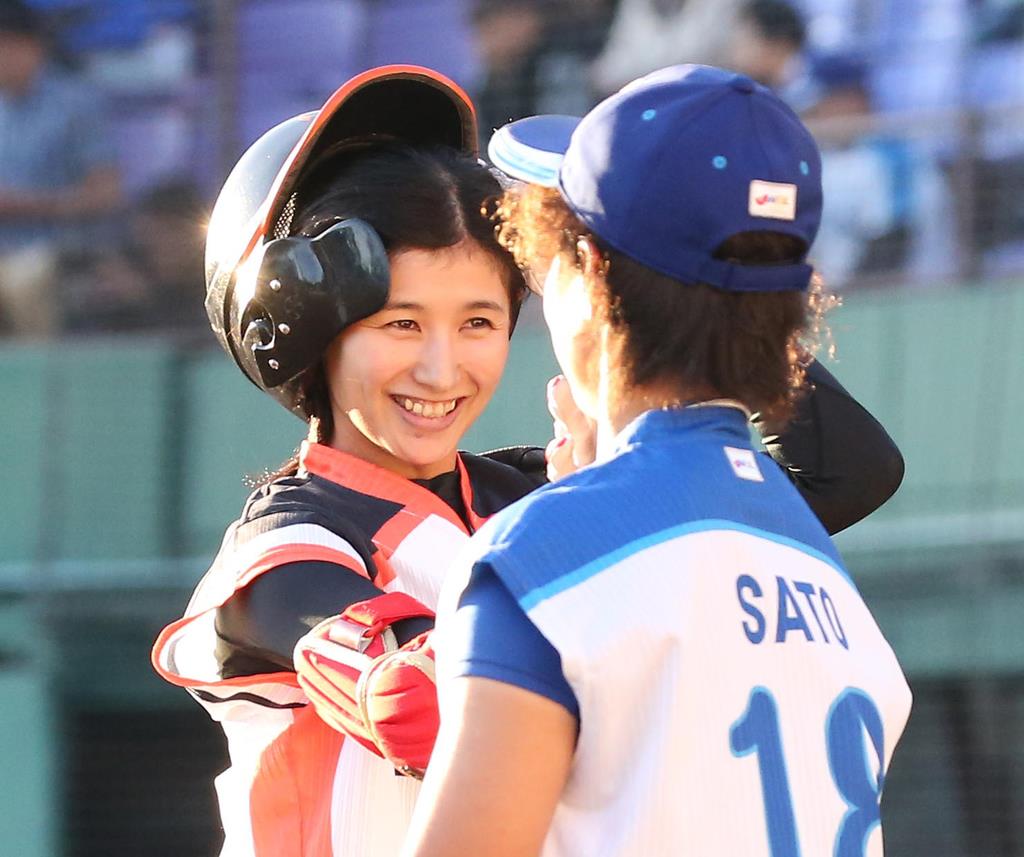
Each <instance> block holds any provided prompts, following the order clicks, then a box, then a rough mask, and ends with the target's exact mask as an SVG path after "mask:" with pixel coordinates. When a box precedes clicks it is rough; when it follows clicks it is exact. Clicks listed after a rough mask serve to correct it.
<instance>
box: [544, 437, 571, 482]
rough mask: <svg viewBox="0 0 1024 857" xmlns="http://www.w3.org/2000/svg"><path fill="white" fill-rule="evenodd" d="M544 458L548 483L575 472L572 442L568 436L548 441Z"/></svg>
mask: <svg viewBox="0 0 1024 857" xmlns="http://www.w3.org/2000/svg"><path fill="white" fill-rule="evenodd" d="M544 458H545V459H546V460H547V477H548V481H549V482H556V481H558V480H559V479H561V478H562V477H563V476H568V475H569V474H570V473H575V472H576V463H575V461H574V459H573V442H572V438H571V437H569V436H568V435H567V436H565V437H556V438H553V439H552V440H551V441H549V443H548V445H547V447H546V448H545V450H544Z"/></svg>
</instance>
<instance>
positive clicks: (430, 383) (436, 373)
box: [413, 336, 459, 390]
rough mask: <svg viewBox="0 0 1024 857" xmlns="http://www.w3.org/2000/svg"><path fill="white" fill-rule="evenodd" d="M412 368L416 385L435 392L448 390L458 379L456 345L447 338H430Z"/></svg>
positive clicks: (425, 342)
mask: <svg viewBox="0 0 1024 857" xmlns="http://www.w3.org/2000/svg"><path fill="white" fill-rule="evenodd" d="M418 356H419V359H418V360H417V361H416V365H415V367H414V368H413V378H414V379H415V380H416V382H417V383H419V384H423V385H424V386H426V387H432V388H434V389H436V390H450V389H451V388H452V387H454V386H455V383H456V381H457V380H458V377H459V356H458V349H457V347H456V344H455V343H454V342H453V341H452V340H451V338H450V337H448V336H432V337H430V338H428V339H427V340H425V341H424V343H423V348H422V349H421V350H420V353H419V355H418Z"/></svg>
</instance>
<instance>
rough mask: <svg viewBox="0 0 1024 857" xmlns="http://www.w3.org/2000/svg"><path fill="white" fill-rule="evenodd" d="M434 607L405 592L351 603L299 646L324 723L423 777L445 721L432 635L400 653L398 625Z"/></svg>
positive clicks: (302, 674) (306, 684) (302, 678)
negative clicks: (439, 700) (439, 708)
mask: <svg viewBox="0 0 1024 857" xmlns="http://www.w3.org/2000/svg"><path fill="white" fill-rule="evenodd" d="M433 615H434V613H433V611H432V610H430V609H429V608H428V607H425V606H424V605H423V604H421V603H420V602H418V601H417V600H416V599H415V598H412V597H410V596H408V595H406V594H404V593H401V592H391V593H387V594H385V595H379V596H377V597H376V598H370V599H369V600H367V601H360V602H358V603H356V604H353V605H351V606H350V607H348V609H346V610H345V612H344V613H342V614H341V615H339V616H332V617H331V618H329V619H325V620H324V621H323V622H321V623H320V624H319V625H317V626H316V627H315V628H313V629H312V630H310V631H309V632H308V633H307V634H306V635H305V636H303V637H302V638H301V639H300V640H299V642H298V643H297V644H296V645H295V653H294V661H295V671H296V672H297V673H298V678H299V684H300V685H301V686H302V688H303V690H305V692H306V695H307V696H308V697H309V699H310V702H312V703H313V705H314V707H315V708H316V711H317V713H318V714H319V715H320V717H321V718H322V719H323V720H324V721H325V722H326V723H328V724H329V725H330V726H332V727H333V728H335V729H337V730H339V731H341V732H344V733H345V734H346V735H349V736H350V737H352V738H353V739H355V740H356V741H358V742H359V743H360V744H362V745H363V746H364V747H366V748H367V749H368V750H370V751H371V752H373V753H376V754H377V755H378V756H382V757H383V758H385V759H387V760H388V761H389V762H391V764H393V765H394V766H395V768H397V769H398V770H399V771H401V772H402V773H404V774H408V775H410V776H418V777H419V776H422V775H423V772H424V771H425V770H426V767H427V762H428V761H429V760H430V754H431V752H433V749H434V741H435V739H436V738H437V729H438V724H439V716H438V711H437V688H436V686H435V684H434V651H433V648H432V647H431V645H430V635H431V632H430V631H426V632H424V633H422V634H420V635H419V636H418V637H415V638H414V639H412V640H410V641H409V642H408V643H406V644H405V645H404V646H401V647H399V645H398V642H397V640H396V639H395V635H394V632H393V631H392V630H391V626H392V625H393V624H394V623H395V622H398V621H400V620H402V619H410V618H412V617H416V616H428V617H433Z"/></svg>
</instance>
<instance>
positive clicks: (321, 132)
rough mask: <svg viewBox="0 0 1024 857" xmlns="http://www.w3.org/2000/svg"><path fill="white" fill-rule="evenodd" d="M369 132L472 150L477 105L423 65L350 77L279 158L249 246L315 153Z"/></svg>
mask: <svg viewBox="0 0 1024 857" xmlns="http://www.w3.org/2000/svg"><path fill="white" fill-rule="evenodd" d="M374 138H379V139H381V140H403V141H406V142H409V143H413V144H415V145H426V146H429V145H444V146H451V147H453V148H455V149H459V150H460V151H464V152H466V153H468V154H471V155H476V154H477V147H478V144H477V126H476V111H475V110H474V108H473V102H472V101H471V100H470V98H469V96H468V95H467V94H466V93H465V92H464V91H463V90H462V88H461V87H460V86H459V85H458V84H456V83H455V82H454V81H452V80H449V79H448V78H447V77H445V76H444V75H443V74H440V73H439V72H436V71H434V70H432V69H429V68H424V67H422V66H415V65H389V66H381V67H379V68H374V69H370V70H369V71H366V72H363V73H362V74H360V75H357V76H356V77H354V78H352V79H351V80H349V81H348V82H347V83H345V84H344V85H343V86H341V87H340V88H339V89H338V90H337V91H336V92H335V93H334V94H333V95H332V96H331V97H330V98H329V99H328V100H327V102H326V103H325V104H324V106H323V107H321V108H320V110H318V111H317V112H316V113H315V114H313V119H312V121H311V122H310V123H309V126H308V127H307V128H306V130H305V132H304V133H303V135H302V137H301V138H300V139H299V141H298V142H297V143H296V144H295V147H294V148H293V149H292V151H291V153H290V154H289V156H288V158H287V159H286V160H285V162H284V164H282V166H281V169H280V170H279V171H278V174H277V178H276V179H275V181H274V184H273V186H272V187H271V189H270V193H269V194H268V195H267V198H266V199H267V210H266V212H265V214H264V216H263V217H262V218H261V219H260V223H259V226H258V227H257V229H256V234H255V235H254V236H253V242H251V243H250V248H251V246H252V243H255V242H258V241H259V240H260V239H261V238H262V237H264V236H266V235H269V234H271V232H272V231H273V227H274V224H275V223H276V222H277V219H278V217H279V216H280V214H281V211H282V209H283V208H284V207H285V205H287V203H288V199H289V197H290V196H291V193H292V190H293V189H294V188H295V187H296V186H298V184H299V180H300V178H301V176H302V174H303V172H304V171H305V169H306V167H307V166H309V165H310V164H312V163H313V162H315V161H316V160H317V158H318V156H319V155H321V154H323V153H324V152H326V151H328V150H329V149H331V148H332V147H334V146H335V145H336V144H338V143H342V142H344V141H345V140H349V139H360V140H372V139H374Z"/></svg>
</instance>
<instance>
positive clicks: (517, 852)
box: [402, 676, 576, 857]
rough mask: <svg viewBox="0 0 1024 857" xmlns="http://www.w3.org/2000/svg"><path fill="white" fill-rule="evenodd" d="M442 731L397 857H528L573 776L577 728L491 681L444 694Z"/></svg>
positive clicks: (541, 700)
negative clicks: (408, 829) (472, 855)
mask: <svg viewBox="0 0 1024 857" xmlns="http://www.w3.org/2000/svg"><path fill="white" fill-rule="evenodd" d="M442 693H443V696H442V700H441V731H440V733H439V735H438V741H437V745H436V747H435V748H434V755H433V756H432V757H431V760H430V767H429V768H428V769H427V776H426V779H425V780H424V783H423V791H422V792H420V796H419V798H418V800H417V803H416V813H415V815H414V816H413V822H412V827H411V829H410V833H409V838H408V839H407V840H406V845H405V848H404V850H403V851H402V855H403V857H452V855H462V854H466V855H468V854H486V855H488V857H534V855H537V854H539V853H540V849H541V846H542V845H543V842H544V838H545V836H546V835H547V832H548V828H549V827H550V825H551V818H552V816H553V815H554V812H555V807H556V806H557V804H558V800H559V797H560V795H561V793H562V789H563V787H564V786H565V782H566V779H567V778H568V775H569V768H570V764H571V762H572V756H573V749H574V746H575V742H576V719H575V718H574V717H573V716H572V715H571V714H570V713H569V712H568V711H567V710H566V708H565V707H564V706H562V705H560V704H559V703H557V702H554V701H553V700H551V699H549V698H547V697H545V696H541V695H538V694H536V693H533V692H531V691H528V690H523V689H522V688H520V687H516V686H514V685H511V684H504V683H502V682H498V681H494V680H492V679H487V678H477V677H473V676H470V677H460V678H456V679H454V680H453V681H451V682H450V683H449V684H448V685H446V686H445V687H444V688H443V691H442Z"/></svg>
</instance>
